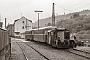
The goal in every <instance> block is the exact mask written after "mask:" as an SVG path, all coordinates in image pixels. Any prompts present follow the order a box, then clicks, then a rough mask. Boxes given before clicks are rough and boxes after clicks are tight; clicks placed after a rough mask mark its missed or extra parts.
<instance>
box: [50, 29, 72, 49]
mask: <svg viewBox="0 0 90 60" xmlns="http://www.w3.org/2000/svg"><path fill="white" fill-rule="evenodd" d="M51 33H52V34H51V45H52V46H53V47H57V48H68V47H69V44H70V43H69V40H70V32H69V30H67V29H65V28H60V29H59V28H58V29H54V30H52V31H51Z"/></svg>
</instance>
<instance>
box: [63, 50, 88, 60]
mask: <svg viewBox="0 0 90 60" xmlns="http://www.w3.org/2000/svg"><path fill="white" fill-rule="evenodd" d="M65 51H67V52H69V53H72V54H76V55H78V56H81V57H84V58H87V59H90V53H89V52H85V51H81V50H77V49H68V50H65Z"/></svg>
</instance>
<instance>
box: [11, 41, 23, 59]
mask: <svg viewBox="0 0 90 60" xmlns="http://www.w3.org/2000/svg"><path fill="white" fill-rule="evenodd" d="M11 47H12V49H11V60H25V58H24V55H23V53H22V51H21V49H20V47H19V46H18V44H17V43H15V42H12V44H11Z"/></svg>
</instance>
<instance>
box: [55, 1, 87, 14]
mask: <svg viewBox="0 0 90 60" xmlns="http://www.w3.org/2000/svg"><path fill="white" fill-rule="evenodd" d="M84 1H86V0H83V1H81V2H79V3H77V4H75V5H73V6H71V7H69V8H67V9H66V8H63V7H61V6H59V5H57V4H56V3H55V5H56V6H58V7H60V8H62V9H64V13H65V10H67V11H69V12H70V13H71V12H74V11H72V10H70V9H71V8H72V7H75V6H77V5H79V4H81V3H83V2H84ZM85 5H86V4H85ZM81 7H82V6H81ZM77 8H80V7H77Z"/></svg>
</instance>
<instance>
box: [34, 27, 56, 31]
mask: <svg viewBox="0 0 90 60" xmlns="http://www.w3.org/2000/svg"><path fill="white" fill-rule="evenodd" d="M55 28H57V27H55V26H47V27H42V28H39V30H44V29H55ZM32 30H38V28H37V29H32Z"/></svg>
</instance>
